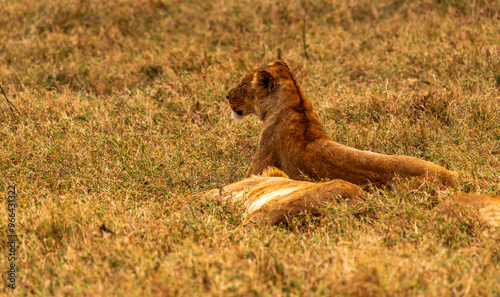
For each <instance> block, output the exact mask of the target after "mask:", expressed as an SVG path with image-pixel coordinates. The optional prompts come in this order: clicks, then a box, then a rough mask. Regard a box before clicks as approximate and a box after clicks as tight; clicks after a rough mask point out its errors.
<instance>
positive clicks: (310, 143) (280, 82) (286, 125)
mask: <svg viewBox="0 0 500 297" xmlns="http://www.w3.org/2000/svg"><path fill="white" fill-rule="evenodd" d="M226 97H227V99H228V100H229V103H230V105H231V109H232V115H233V118H235V119H236V120H241V119H242V118H243V117H245V116H247V115H251V114H255V115H256V116H257V117H258V118H259V119H260V120H261V121H262V122H263V127H262V132H261V136H260V142H259V148H258V149H257V152H256V153H255V156H254V158H253V161H252V164H251V166H250V168H249V170H248V173H247V176H251V175H252V174H260V173H262V172H263V171H264V170H265V169H266V168H267V167H268V166H274V167H276V168H279V169H281V170H283V171H284V172H285V173H286V174H287V175H288V176H289V177H290V178H291V179H295V180H304V179H306V177H307V178H310V179H312V180H321V179H325V178H328V179H331V180H333V179H342V180H345V181H348V182H351V183H354V184H357V185H368V184H373V185H375V186H383V185H387V184H390V183H392V182H394V181H395V180H397V179H398V178H416V179H417V180H428V181H431V182H437V184H439V185H442V186H446V187H456V186H457V173H456V172H453V171H449V170H447V169H445V168H443V167H441V166H438V165H436V164H434V163H431V162H427V161H424V160H420V159H417V158H414V157H408V156H398V155H389V156H388V155H381V154H377V153H372V152H368V151H360V150H356V149H354V148H350V147H347V146H345V145H342V144H339V143H337V142H335V141H333V140H331V139H329V138H328V137H327V136H326V135H325V131H324V129H323V125H322V124H321V121H320V120H319V118H318V116H317V115H316V113H315V112H314V110H313V109H312V107H311V104H310V102H309V100H308V99H307V97H306V96H305V94H304V92H303V91H302V88H301V86H300V84H299V83H298V81H297V80H296V79H295V77H294V76H293V74H292V72H291V71H290V69H289V68H288V66H287V65H286V63H285V62H283V61H276V62H274V63H272V64H270V65H268V66H266V67H263V68H259V69H257V70H255V71H252V72H250V73H248V74H246V75H245V76H244V77H243V79H242V80H241V82H240V83H239V84H238V85H236V86H235V87H234V88H232V89H231V90H230V91H229V93H228V94H227V96H226Z"/></svg>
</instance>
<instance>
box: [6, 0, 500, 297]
mask: <svg viewBox="0 0 500 297" xmlns="http://www.w3.org/2000/svg"><path fill="white" fill-rule="evenodd" d="M1 7H2V13H1V14H0V27H1V28H2V29H1V30H0V58H1V61H2V67H0V83H1V84H2V86H3V87H4V89H5V91H6V93H7V95H8V96H9V98H10V100H11V101H12V103H13V104H14V105H15V106H16V107H17V109H19V111H20V113H21V115H20V116H19V117H16V116H13V115H12V114H11V112H10V110H9V108H8V106H7V104H6V102H5V100H4V99H3V98H1V99H0V192H1V193H2V194H1V197H6V196H7V186H8V185H12V184H15V185H17V189H18V199H19V202H18V207H17V209H16V211H17V219H18V224H17V226H16V231H17V234H18V236H19V242H18V243H19V246H18V253H19V255H18V256H19V257H18V260H17V263H16V264H17V265H18V267H19V271H18V275H17V284H18V287H17V288H16V289H15V290H14V291H12V290H9V289H8V288H6V287H5V286H2V287H1V288H0V294H3V293H5V294H12V295H15V296H23V295H30V296H31V295H35V296H47V295H51V296H80V295H83V296H87V295H98V296H111V295H124V296H165V295H167V296H168V295H180V296H188V295H209V296H220V295H229V296H248V295H259V296H261V295H262V296H283V295H306V296H309V295H311V296H316V295H325V296H328V295H332V294H335V295H352V296H368V295H371V296H379V295H380V296H402V295H413V296H424V295H425V296H446V295H449V296H473V295H476V296H479V295H480V296H498V295H499V294H500V272H499V271H500V244H499V238H500V234H499V232H500V231H499V230H492V231H487V230H486V229H485V227H484V226H481V225H479V224H477V223H476V222H475V221H474V220H472V219H470V218H467V217H463V218H462V219H446V218H444V217H442V216H440V215H437V214H435V213H433V212H432V211H431V210H430V209H432V207H433V205H435V204H436V201H434V198H432V196H431V195H429V193H431V192H432V191H433V189H432V188H428V189H422V190H421V191H412V190H410V188H409V187H408V186H407V185H406V184H403V185H401V186H399V187H396V188H395V189H393V190H391V191H389V190H384V191H376V192H373V193H371V194H370V195H369V199H368V200H367V201H366V203H364V204H363V205H358V206H357V207H355V208H350V207H348V206H344V205H325V206H324V207H325V212H326V213H327V214H326V215H325V216H324V217H323V218H321V219H320V220H316V219H312V218H305V219H302V220H298V221H296V222H292V223H290V224H289V225H288V226H281V227H263V229H260V230H246V231H240V230H236V228H237V226H238V224H239V223H240V220H241V215H242V214H241V212H240V210H239V209H237V208H235V207H232V206H230V205H223V204H215V203H213V202H210V201H205V200H204V199H201V198H196V197H195V196H191V195H193V194H197V193H201V192H204V191H206V190H208V189H211V188H215V187H220V186H222V185H225V184H227V183H229V182H232V181H235V180H239V179H241V178H242V177H243V176H244V174H245V171H246V169H247V168H248V166H249V164H250V161H251V157H252V155H253V153H254V152H255V149H256V147H257V141H258V137H259V130H260V124H259V123H258V122H257V120H256V119H255V118H252V119H250V120H248V121H246V122H244V123H242V124H235V123H233V122H231V120H230V118H229V116H228V115H229V108H228V105H227V103H226V102H225V100H224V95H225V93H226V92H227V90H228V89H229V88H230V87H231V86H233V85H234V84H235V83H237V82H238V81H239V79H240V77H241V76H242V75H243V74H244V73H246V72H247V71H249V70H251V69H254V68H256V67H259V66H262V65H265V64H267V63H269V62H272V61H274V60H275V59H277V58H278V55H280V56H281V57H282V58H283V59H285V60H286V61H287V62H288V63H289V65H290V66H291V67H292V68H293V70H294V72H295V73H296V75H297V78H298V79H299V80H300V81H301V83H302V85H303V87H304V89H305V91H306V94H307V95H308V96H309V98H310V100H311V101H312V102H313V105H314V107H315V109H316V110H317V111H318V113H319V114H320V117H321V118H322V120H323V121H324V123H325V127H326V130H327V131H328V134H329V136H331V137H332V138H333V139H335V140H337V141H339V142H341V143H345V144H348V145H350V146H354V147H357V148H360V149H367V150H372V151H376V152H381V153H387V154H408V155H412V156H417V157H420V158H423V159H426V160H430V161H433V162H435V163H438V164H440V165H443V166H446V167H447V168H449V169H453V170H457V171H459V172H460V174H461V176H462V180H463V184H462V190H464V191H466V192H469V191H473V192H480V193H484V194H495V193H496V194H499V193H500V161H499V155H500V67H499V65H500V64H499V63H498V61H500V47H499V44H500V35H499V34H498V32H500V22H499V13H500V12H499V9H500V5H499V4H498V2H496V1H486V0H479V1H472V2H470V1H444V0H443V1H437V0H436V1H431V0H417V1H402V0H385V1H368V0H358V1H347V2H346V1H336V0H334V1H311V2H307V13H308V19H307V24H306V33H307V34H306V35H307V45H308V49H307V51H308V55H309V57H310V59H309V60H307V59H305V57H304V51H303V42H302V38H301V37H302V25H303V22H302V21H303V19H302V18H303V13H304V8H303V6H302V4H301V2H300V1H276V2H273V3H268V2H267V1H252V2H245V1H227V0H219V1H170V0H148V1H146V0H142V1H128V0H114V1H93V0H92V1H83V0H82V1H76V0H72V1H62V0H58V1H48V0H42V1H28V0H18V1H1ZM2 201H5V199H3V200H2ZM6 211H7V205H6V203H3V202H2V203H1V205H0V214H1V216H2V218H1V219H0V233H1V234H4V233H6V230H7V220H6V213H7V212H6ZM297 230H301V231H297ZM6 242H7V238H6V237H5V236H3V235H2V236H1V238H0V246H2V248H3V250H2V253H1V255H2V257H1V258H0V268H1V270H2V271H4V270H6V269H7V267H8V265H9V263H8V261H7V257H6V256H5V255H6V251H7V246H6ZM4 247H5V248H4ZM2 275H4V274H2ZM2 282H3V283H6V280H5V278H4V276H2Z"/></svg>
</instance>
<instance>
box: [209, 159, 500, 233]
mask: <svg viewBox="0 0 500 297" xmlns="http://www.w3.org/2000/svg"><path fill="white" fill-rule="evenodd" d="M205 197H206V198H208V199H216V200H220V201H226V202H229V203H234V204H237V203H239V204H242V205H243V206H244V208H245V215H244V220H243V224H242V225H244V226H245V225H257V226H258V225H262V224H276V223H279V222H282V221H284V220H289V219H290V218H292V217H293V216H295V215H298V214H304V213H306V214H310V215H318V214H321V213H320V208H319V207H318V206H319V205H320V204H323V203H331V202H342V201H346V202H349V203H351V202H355V201H359V200H363V199H366V197H367V196H366V193H365V192H364V191H363V190H362V189H361V188H360V187H359V186H357V185H354V184H352V183H349V182H345V181H342V180H338V179H337V180H333V181H329V182H324V183H312V182H306V181H296V180H291V179H289V178H288V177H287V176H286V174H285V173H284V172H282V171H281V170H279V169H276V168H272V167H270V168H268V169H266V170H265V171H264V173H263V174H262V175H258V176H256V175H253V176H251V177H249V178H246V179H244V180H241V181H238V182H234V183H232V184H229V185H227V186H225V187H224V188H223V189H222V190H219V189H214V190H211V191H209V192H207V193H206V194H205ZM436 210H437V211H438V212H440V213H443V214H446V215H448V216H451V217H459V216H467V217H472V218H474V219H477V220H479V221H481V222H482V223H485V224H486V225H488V226H491V227H497V226H499V225H500V196H494V197H490V196H486V195H479V194H466V193H460V192H458V193H454V194H453V195H452V196H450V197H445V198H444V200H443V202H441V203H440V204H438V206H437V207H436ZM249 223H250V224H249Z"/></svg>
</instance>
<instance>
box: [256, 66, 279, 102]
mask: <svg viewBox="0 0 500 297" xmlns="http://www.w3.org/2000/svg"><path fill="white" fill-rule="evenodd" d="M273 87H274V76H273V75H272V74H271V72H269V71H267V70H258V71H257V72H255V74H254V75H253V80H252V88H253V89H254V90H255V91H256V92H257V94H259V95H260V96H266V95H268V94H269V93H271V91H272V89H273Z"/></svg>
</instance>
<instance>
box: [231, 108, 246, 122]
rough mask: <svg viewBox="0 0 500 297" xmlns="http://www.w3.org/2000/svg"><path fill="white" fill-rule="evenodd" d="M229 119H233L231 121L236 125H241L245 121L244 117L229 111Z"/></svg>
mask: <svg viewBox="0 0 500 297" xmlns="http://www.w3.org/2000/svg"><path fill="white" fill-rule="evenodd" d="M231 118H233V120H234V121H235V122H236V123H241V122H242V121H243V120H244V119H245V116H244V115H239V114H237V113H236V111H234V110H231Z"/></svg>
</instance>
